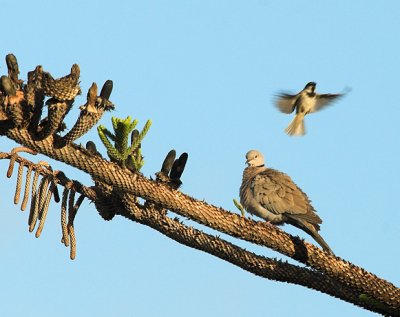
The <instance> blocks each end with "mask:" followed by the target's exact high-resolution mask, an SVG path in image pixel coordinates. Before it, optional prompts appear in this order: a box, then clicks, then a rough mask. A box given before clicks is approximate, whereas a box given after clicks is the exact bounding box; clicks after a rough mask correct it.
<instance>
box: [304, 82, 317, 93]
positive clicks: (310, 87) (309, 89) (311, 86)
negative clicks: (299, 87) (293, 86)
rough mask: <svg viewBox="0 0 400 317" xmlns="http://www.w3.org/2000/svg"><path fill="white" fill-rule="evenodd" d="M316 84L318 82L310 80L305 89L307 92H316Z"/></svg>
mask: <svg viewBox="0 0 400 317" xmlns="http://www.w3.org/2000/svg"><path fill="white" fill-rule="evenodd" d="M315 86H317V84H316V83H315V82H313V81H310V82H309V83H307V85H306V86H305V87H304V90H306V91H307V92H314V90H315Z"/></svg>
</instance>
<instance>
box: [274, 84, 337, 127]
mask: <svg viewBox="0 0 400 317" xmlns="http://www.w3.org/2000/svg"><path fill="white" fill-rule="evenodd" d="M316 85H317V84H316V83H314V82H309V83H308V84H307V85H306V86H305V87H304V89H303V90H302V91H300V92H299V93H298V94H296V95H290V94H286V93H281V94H279V95H278V96H277V99H276V106H277V108H278V109H279V110H280V111H281V112H283V113H292V112H293V111H294V109H296V116H295V117H294V119H293V121H292V122H291V123H290V124H289V126H288V127H287V128H286V129H285V132H286V133H287V134H289V135H304V134H305V133H306V129H305V126H304V117H305V116H306V115H307V114H309V113H313V112H316V111H319V110H320V109H322V108H324V107H325V106H327V105H328V104H329V103H331V102H332V101H334V100H336V99H338V98H339V97H342V96H343V95H344V94H317V93H316V92H315V86H316Z"/></svg>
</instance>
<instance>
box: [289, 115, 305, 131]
mask: <svg viewBox="0 0 400 317" xmlns="http://www.w3.org/2000/svg"><path fill="white" fill-rule="evenodd" d="M285 132H286V133H287V134H289V135H291V136H294V135H304V134H306V128H305V125H304V115H302V114H296V116H295V117H294V119H293V121H292V122H291V123H290V124H289V125H288V127H287V128H286V129H285Z"/></svg>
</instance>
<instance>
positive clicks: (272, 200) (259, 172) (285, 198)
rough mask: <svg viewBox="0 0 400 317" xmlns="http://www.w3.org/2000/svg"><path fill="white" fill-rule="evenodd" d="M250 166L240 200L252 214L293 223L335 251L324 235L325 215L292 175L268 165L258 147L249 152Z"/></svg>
mask: <svg viewBox="0 0 400 317" xmlns="http://www.w3.org/2000/svg"><path fill="white" fill-rule="evenodd" d="M246 163H247V164H248V167H246V168H245V169H244V171H243V179H242V184H241V186H240V191H239V194H240V203H241V204H242V205H243V207H244V208H245V209H246V210H247V211H248V212H249V213H251V214H253V215H255V216H257V217H260V218H263V219H265V220H266V221H269V222H271V223H274V224H276V225H282V224H284V223H288V224H291V225H293V226H295V227H297V228H299V229H301V230H303V231H305V232H306V233H308V234H309V235H310V236H312V237H313V239H314V240H315V241H317V242H318V244H319V245H321V246H322V248H323V249H324V251H326V252H328V253H330V254H333V252H332V250H331V248H330V247H329V246H328V244H327V243H326V242H325V240H324V239H323V238H322V237H321V236H320V234H319V233H318V231H319V230H320V224H321V223H322V220H321V218H320V217H319V216H318V215H317V214H316V211H315V209H314V207H313V206H312V205H311V201H310V199H309V198H308V197H307V195H306V194H305V193H304V192H303V191H302V190H301V189H300V188H299V187H298V186H297V185H296V184H295V183H294V182H293V181H292V179H291V178H290V177H289V176H288V175H286V174H284V173H282V172H280V171H277V170H275V169H272V168H267V167H265V165H264V157H263V155H262V154H261V153H260V152H259V151H257V150H251V151H249V152H247V154H246Z"/></svg>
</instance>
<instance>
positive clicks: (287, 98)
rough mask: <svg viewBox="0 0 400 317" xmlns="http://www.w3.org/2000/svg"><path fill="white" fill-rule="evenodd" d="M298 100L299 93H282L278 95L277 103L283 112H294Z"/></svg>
mask: <svg viewBox="0 0 400 317" xmlns="http://www.w3.org/2000/svg"><path fill="white" fill-rule="evenodd" d="M296 100H297V95H290V94H286V93H280V94H279V95H277V96H276V100H275V105H276V107H277V108H278V109H279V111H281V112H283V113H292V112H293V110H294V108H295V104H296Z"/></svg>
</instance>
